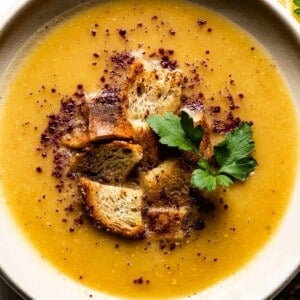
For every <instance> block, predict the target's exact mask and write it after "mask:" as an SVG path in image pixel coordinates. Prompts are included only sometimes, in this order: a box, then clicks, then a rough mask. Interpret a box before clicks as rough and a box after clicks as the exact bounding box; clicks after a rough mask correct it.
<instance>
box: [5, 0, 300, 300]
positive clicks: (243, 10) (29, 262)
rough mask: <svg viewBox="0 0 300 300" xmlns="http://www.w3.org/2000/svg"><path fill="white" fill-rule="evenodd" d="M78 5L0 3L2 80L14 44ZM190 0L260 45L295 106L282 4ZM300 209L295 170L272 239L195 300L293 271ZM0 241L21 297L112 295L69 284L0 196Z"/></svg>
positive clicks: (292, 43)
mask: <svg viewBox="0 0 300 300" xmlns="http://www.w3.org/2000/svg"><path fill="white" fill-rule="evenodd" d="M3 2H4V3H3ZM83 2H85V0H64V1H61V0H47V1H43V0H32V1H29V0H28V1H26V0H10V1H1V10H0V78H1V76H2V75H3V73H4V71H5V69H6V68H7V66H8V65H9V63H10V61H11V60H12V58H13V57H14V55H15V54H16V52H17V51H18V49H19V48H20V47H21V46H22V45H23V44H24V43H25V42H26V40H27V39H28V38H29V37H30V36H31V35H32V34H33V33H34V32H35V31H36V30H37V29H38V28H40V27H41V26H42V25H44V24H45V23H46V22H48V21H49V20H50V19H52V18H54V17H55V16H57V15H58V14H60V13H62V12H64V11H66V10H67V9H69V8H71V7H73V6H75V5H77V4H80V3H83ZM195 2H198V3H200V4H201V5H204V6H207V7H209V8H211V9H213V10H215V11H217V12H219V13H221V14H223V15H224V16H226V17H228V18H229V19H231V20H233V21H234V22H236V23H237V24H239V25H240V26H241V27H243V28H244V29H246V30H247V31H248V32H249V33H250V34H252V35H253V36H254V37H255V38H256V39H258V40H259V41H260V42H261V44H262V45H264V46H265V48H266V49H267V50H268V51H269V53H271V55H272V56H273V58H274V59H275V61H276V63H277V64H278V65H279V67H280V68H281V71H282V73H283V74H284V76H285V78H286V80H287V82H288V85H289V87H290V89H291V92H292V94H293V96H294V99H295V101H296V102H297V107H298V110H299V106H300V25H299V24H298V23H297V22H296V21H295V20H293V19H292V18H291V17H290V16H289V15H288V13H287V12H285V11H284V10H283V8H282V7H281V6H280V4H279V3H278V2H277V1H276V0H243V1H240V0H226V1H225V0H223V1H221V0H199V1H195ZM0 96H1V95H0ZM0 99H1V98H0ZM296 138H298V139H299V137H296ZM299 212H300V172H298V177H297V182H296V188H295V191H294V193H293V197H292V199H291V201H290V204H289V206H288V209H287V212H286V214H285V216H284V218H283V220H282V222H281V225H280V228H279V230H278V232H277V233H276V234H275V236H274V237H273V238H272V239H271V241H270V242H268V244H267V245H266V246H265V247H264V248H263V249H262V251H260V253H259V254H258V255H257V256H256V257H255V258H254V259H253V260H252V261H251V262H250V263H249V264H248V265H247V266H246V267H245V268H243V269H242V270H240V271H239V272H237V273H236V274H235V275H234V276H232V277H229V278H227V279H226V280H224V281H222V282H220V283H219V284H217V285H215V286H213V287H211V288H209V289H207V290H205V291H203V292H202V293H199V294H198V295H196V296H194V299H265V298H271V297H272V296H274V295H275V294H276V293H278V292H279V291H280V290H281V289H282V288H283V287H284V286H285V285H286V284H287V283H288V281H289V280H290V279H291V278H292V277H293V276H294V275H295V274H296V273H297V272H298V271H299V266H300V232H299V228H300V218H299ZM0 243H1V247H0V266H1V273H2V276H3V278H4V279H5V280H6V281H7V282H8V283H9V284H10V285H11V286H12V287H13V289H14V290H15V291H16V292H17V293H19V294H20V295H21V296H22V297H24V298H33V299H43V300H48V299H49V300H50V299H51V300H53V299H55V300H60V299H64V300H65V299H72V300H77V299H78V300H79V299H80V300H82V299H90V298H89V295H90V294H92V295H93V299H101V300H103V299H113V297H110V296H106V295H103V294H100V293H98V292H95V291H92V290H89V289H87V288H85V287H83V286H82V285H79V284H77V283H75V282H74V281H72V280H71V279H69V278H67V277H65V276H64V275H62V274H60V273H59V272H58V271H57V270H56V269H54V268H53V267H52V266H51V265H49V264H48V263H47V262H46V261H45V260H43V259H42V258H41V257H40V255H39V253H37V252H36V251H35V249H34V248H33V247H32V246H31V245H30V244H29V243H28V241H27V240H26V239H25V238H24V237H23V234H22V232H20V230H19V229H18V227H17V225H16V224H15V222H14V221H13V219H12V218H11V216H10V213H9V211H8V209H7V207H6V206H5V201H4V199H3V197H2V198H1V194H0ZM192 298H193V297H192ZM192 298H189V299H192Z"/></svg>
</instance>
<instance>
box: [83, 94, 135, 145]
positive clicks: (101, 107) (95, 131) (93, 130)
mask: <svg viewBox="0 0 300 300" xmlns="http://www.w3.org/2000/svg"><path fill="white" fill-rule="evenodd" d="M89 135H90V140H91V141H97V140H106V139H130V138H132V136H133V129H132V126H131V124H130V123H129V122H128V121H127V120H126V116H125V112H124V106H123V103H122V96H121V94H120V93H119V91H118V90H116V89H112V88H107V89H104V90H103V91H102V92H101V93H100V94H98V95H96V96H95V98H94V99H90V100H89Z"/></svg>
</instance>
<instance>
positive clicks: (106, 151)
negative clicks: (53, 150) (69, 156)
mask: <svg viewBox="0 0 300 300" xmlns="http://www.w3.org/2000/svg"><path fill="white" fill-rule="evenodd" d="M142 157H143V147H142V146H140V145H136V144H130V143H127V142H125V141H114V142H111V143H108V144H101V145H98V146H95V147H94V148H93V149H92V150H91V151H88V152H85V153H80V154H77V155H75V157H74V159H73V161H72V165H71V171H73V172H79V173H82V174H85V175H86V176H89V177H92V178H94V179H97V180H99V181H101V182H105V183H115V182H119V183H121V182H124V181H125V179H126V177H127V176H128V174H129V173H130V171H131V170H132V169H133V168H134V166H135V165H136V164H137V163H138V162H139V161H140V160H141V159H142Z"/></svg>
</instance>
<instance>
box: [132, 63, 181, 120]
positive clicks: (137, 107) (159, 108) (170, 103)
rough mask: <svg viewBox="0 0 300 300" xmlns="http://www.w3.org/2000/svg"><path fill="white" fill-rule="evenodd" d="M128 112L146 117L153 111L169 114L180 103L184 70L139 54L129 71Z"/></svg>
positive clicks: (137, 116) (133, 115)
mask: <svg viewBox="0 0 300 300" xmlns="http://www.w3.org/2000/svg"><path fill="white" fill-rule="evenodd" d="M129 72H130V75H129V76H128V85H127V105H126V116H127V119H128V120H129V121H136V120H138V121H143V120H145V119H146V118H147V117H148V116H149V115H153V114H159V115H165V114H166V113H167V112H176V111H177V110H178V109H179V107H180V97H181V92H182V80H183V74H182V71H181V70H179V69H176V70H174V71H169V70H167V69H163V68H162V67H161V66H160V65H159V64H157V63H155V62H148V61H146V60H144V59H142V58H136V60H135V62H134V64H132V65H131V70H130V71H129Z"/></svg>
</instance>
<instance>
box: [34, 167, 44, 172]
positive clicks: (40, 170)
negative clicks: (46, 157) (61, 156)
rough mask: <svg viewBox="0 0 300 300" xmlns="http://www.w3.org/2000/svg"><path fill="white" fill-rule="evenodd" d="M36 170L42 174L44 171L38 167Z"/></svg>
mask: <svg viewBox="0 0 300 300" xmlns="http://www.w3.org/2000/svg"><path fill="white" fill-rule="evenodd" d="M35 170H36V171H37V172H38V173H42V172H43V169H42V168H41V167H37V168H36V169H35Z"/></svg>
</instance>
